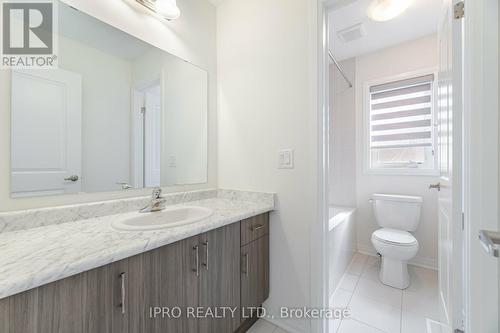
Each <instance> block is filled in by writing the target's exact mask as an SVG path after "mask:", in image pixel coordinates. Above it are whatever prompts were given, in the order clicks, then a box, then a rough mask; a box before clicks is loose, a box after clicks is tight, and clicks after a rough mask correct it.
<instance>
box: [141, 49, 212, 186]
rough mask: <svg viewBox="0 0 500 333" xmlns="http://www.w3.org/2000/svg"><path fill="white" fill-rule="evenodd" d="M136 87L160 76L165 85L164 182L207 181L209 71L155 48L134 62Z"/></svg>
mask: <svg viewBox="0 0 500 333" xmlns="http://www.w3.org/2000/svg"><path fill="white" fill-rule="evenodd" d="M132 72H133V74H132V81H133V85H134V89H142V87H144V86H147V85H148V83H149V82H153V81H155V80H157V79H158V78H160V81H161V86H162V87H163V88H162V106H163V107H162V110H163V111H162V140H161V143H162V145H161V185H163V186H168V185H181V184H199V183H206V182H207V158H208V145H207V135H208V133H207V132H208V129H207V126H208V119H207V117H208V75H207V73H206V72H205V71H204V70H202V69H199V68H198V67H196V66H193V65H192V64H189V63H187V62H185V61H183V60H181V59H179V58H177V57H174V56H171V55H169V54H167V53H164V52H161V51H159V50H156V49H152V50H151V51H150V52H147V53H145V54H144V55H142V56H141V57H139V58H137V59H135V61H134V63H133V65H132Z"/></svg>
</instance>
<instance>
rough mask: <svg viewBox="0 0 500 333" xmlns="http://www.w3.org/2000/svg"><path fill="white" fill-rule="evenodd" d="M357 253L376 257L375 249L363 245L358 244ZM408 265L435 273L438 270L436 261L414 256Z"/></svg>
mask: <svg viewBox="0 0 500 333" xmlns="http://www.w3.org/2000/svg"><path fill="white" fill-rule="evenodd" d="M358 252H359V253H361V254H365V255H368V256H377V252H375V249H374V248H373V247H371V246H366V245H364V244H358ZM408 263H409V264H410V265H414V266H418V267H422V268H427V269H432V270H435V271H437V270H438V265H437V260H436V259H431V258H423V257H419V256H416V257H415V258H413V259H412V260H410V261H409V262H408Z"/></svg>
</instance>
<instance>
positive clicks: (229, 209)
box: [0, 197, 274, 299]
mask: <svg viewBox="0 0 500 333" xmlns="http://www.w3.org/2000/svg"><path fill="white" fill-rule="evenodd" d="M245 199H247V198H243V199H242V198H220V197H215V198H208V199H203V200H198V201H189V202H185V203H180V204H179V205H189V206H193V205H194V206H202V207H208V208H212V209H213V210H214V214H213V215H212V216H210V217H209V218H207V219H205V220H202V221H199V222H196V223H193V224H190V225H184V226H179V227H175V228H170V229H163V230H154V231H139V232H138V231H117V230H115V229H113V228H112V227H111V223H112V222H113V221H114V220H116V219H118V218H123V216H124V215H126V214H134V213H124V214H117V215H109V216H102V217H96V218H89V219H85V220H80V221H74V222H67V223H62V224H54V225H47V226H41V227H36V228H31V229H26V230H16V231H11V232H4V233H0V299H1V298H5V297H8V296H11V295H14V294H17V293H20V292H23V291H26V290H29V289H32V288H35V287H39V286H41V285H44V284H47V283H50V282H54V281H57V280H60V279H63V278H66V277H69V276H71V275H75V274H78V273H81V272H84V271H88V270H91V269H93V268H96V267H99V266H103V265H106V264H109V263H112V262H115V261H118V260H122V259H125V258H127V257H130V256H133V255H136V254H140V253H143V252H146V251H149V250H152V249H155V248H158V247H161V246H164V245H167V244H171V243H173V242H176V241H179V240H182V239H185V238H188V237H191V236H195V235H197V234H201V233H203V232H206V231H210V230H213V229H216V228H219V227H222V226H225V225H228V224H231V223H234V222H238V221H240V220H242V219H245V218H248V217H251V216H255V215H258V214H261V213H265V212H268V211H271V210H273V209H274V203H271V202H270V201H269V200H267V201H266V200H260V201H259V200H255V201H250V200H245ZM169 207H170V206H169Z"/></svg>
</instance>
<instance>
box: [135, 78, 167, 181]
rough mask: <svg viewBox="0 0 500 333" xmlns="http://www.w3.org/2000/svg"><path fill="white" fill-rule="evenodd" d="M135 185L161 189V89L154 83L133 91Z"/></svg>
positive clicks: (156, 82) (158, 84)
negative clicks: (159, 187)
mask: <svg viewBox="0 0 500 333" xmlns="http://www.w3.org/2000/svg"><path fill="white" fill-rule="evenodd" d="M133 103H134V110H133V114H132V123H133V125H132V126H133V141H134V142H133V144H132V147H133V150H134V151H133V152H132V156H133V158H134V160H133V165H132V174H133V179H134V181H133V185H134V187H135V188H142V187H157V186H160V161H161V160H160V151H161V86H160V83H159V81H155V82H153V83H151V84H148V85H146V86H144V87H142V88H136V89H135V90H134V102H133Z"/></svg>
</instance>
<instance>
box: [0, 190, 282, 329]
mask: <svg viewBox="0 0 500 333" xmlns="http://www.w3.org/2000/svg"><path fill="white" fill-rule="evenodd" d="M218 196H219V197H215V198H209V199H204V200H199V201H196V202H195V203H196V205H197V206H205V207H212V208H213V209H214V214H213V215H212V216H211V217H210V218H208V219H205V220H202V221H199V222H195V223H192V224H189V225H186V226H181V227H174V228H171V229H167V230H156V231H147V232H136V231H132V232H130V231H129V232H123V231H117V230H115V229H113V228H112V227H111V224H112V223H113V221H114V220H115V219H116V218H119V217H120V215H122V214H117V215H112V216H103V217H98V218H95V219H88V220H83V221H75V222H67V223H62V224H57V225H49V226H42V227H37V228H32V229H27V230H17V231H12V232H4V233H0V244H5V245H4V246H5V248H6V250H7V251H6V252H4V253H3V254H2V255H0V263H1V264H2V271H1V272H0V277H1V278H0V281H1V282H0V297H2V298H1V299H0V332H2V333H21V332H22V333H30V332H38V333H40V332H41V333H45V332H47V333H55V332H61V333H66V332H72V333H78V332H88V333H97V332H98V333H106V332H120V333H124V332H130V333H136V332H137V333H143V332H148V333H149V332H200V333H205V332H214V333H223V332H229V333H232V332H238V331H245V330H246V327H249V326H250V325H251V323H252V322H253V321H254V320H255V318H246V317H249V314H251V313H252V309H253V307H259V306H261V305H262V303H263V302H264V301H265V300H266V299H267V298H268V295H269V211H270V210H272V206H271V205H270V203H269V201H268V203H263V202H260V203H259V202H250V201H242V200H239V199H236V200H235V199H234V198H233V199H226V198H221V196H222V197H223V196H224V195H223V194H220V193H219V194H218ZM182 204H189V205H193V202H186V203H182ZM182 204H181V205H182ZM272 205H273V204H272ZM239 216H244V217H245V218H240V217H239ZM248 216H250V217H248ZM0 220H1V216H0ZM55 228H58V229H60V230H63V231H61V232H62V233H63V234H66V235H67V237H68V238H67V239H61V240H60V243H59V244H54V243H53V240H51V239H50V238H51V234H50V231H51V230H52V229H55ZM44 229H46V230H44ZM78 229H79V230H80V233H79V232H77V230H78ZM85 229H86V230H92V229H99V230H100V231H101V233H107V235H106V236H104V237H98V236H97V234H96V233H86V232H85ZM71 230H73V231H74V232H73V234H70V233H67V232H69V231H71ZM202 230H205V231H202ZM37 234H38V236H42V234H45V236H46V239H45V240H40V239H33V242H34V243H35V244H36V243H42V242H45V244H46V245H47V247H49V248H51V249H50V250H49V249H47V248H45V249H38V250H37V249H35V248H33V247H32V248H30V249H26V250H25V251H24V253H20V252H23V251H22V250H21V251H20V250H19V247H18V246H16V245H15V240H14V239H15V238H17V239H18V241H19V243H20V244H18V245H22V244H23V242H26V241H27V240H28V238H27V237H33V236H35V235H37ZM59 235H60V234H59ZM94 236H96V237H97V238H95V237H94ZM9 238H11V239H12V242H9V241H8V240H9ZM87 242H89V243H90V244H88V243H87ZM50 243H52V244H51V245H50ZM85 243H87V245H85ZM162 243H165V245H162V246H160V244H162ZM26 245H27V246H29V245H28V244H26ZM92 245H95V248H94V249H95V250H96V251H94V250H93V248H92ZM137 245H139V247H138V246H137ZM9 246H16V247H17V248H11V249H9ZM35 246H36V245H35ZM141 248H142V250H141ZM78 249H80V250H81V252H80V253H75V252H74V251H79V250H78ZM10 250H12V252H11V253H12V254H13V255H14V256H18V257H19V258H21V257H22V259H19V260H16V259H15V258H9V251H10ZM29 250H32V251H33V252H34V253H32V254H31V255H30V254H29ZM55 250H58V251H61V252H62V254H61V253H59V254H57V253H56V252H55ZM14 251H15V252H14ZM100 251H102V252H101V253H99V252H100ZM106 253H107V254H108V255H110V256H111V257H110V258H111V259H110V258H108V257H106V256H107V254H106ZM127 253H129V254H133V255H127ZM112 257H114V258H115V259H118V258H120V259H118V260H115V259H112ZM121 257H124V258H121ZM71 258H73V259H75V258H79V259H76V260H77V261H78V262H71V260H72V259H71ZM40 260H41V261H43V267H41V269H40V270H39V272H37V271H36V269H34V270H32V271H29V272H28V271H27V270H29V268H27V267H26V265H29V263H30V261H31V262H32V264H33V265H34V266H36V265H39V264H40ZM108 261H109V263H107V264H104V265H101V264H100V263H102V262H108ZM72 266H75V267H72ZM76 266H78V268H77V267H76ZM92 266H94V267H93V268H91V269H86V268H85V267H92ZM78 270H80V272H78V273H76V274H74V273H72V272H76V271H78ZM59 277H63V278H59ZM45 281H51V282H49V283H45ZM29 286H36V287H34V288H29ZM23 289H26V290H23ZM18 291H20V292H18ZM6 295H9V296H7V297H4V296H6ZM224 314H225V315H224ZM253 315H254V316H253V317H255V311H254V313H253Z"/></svg>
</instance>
